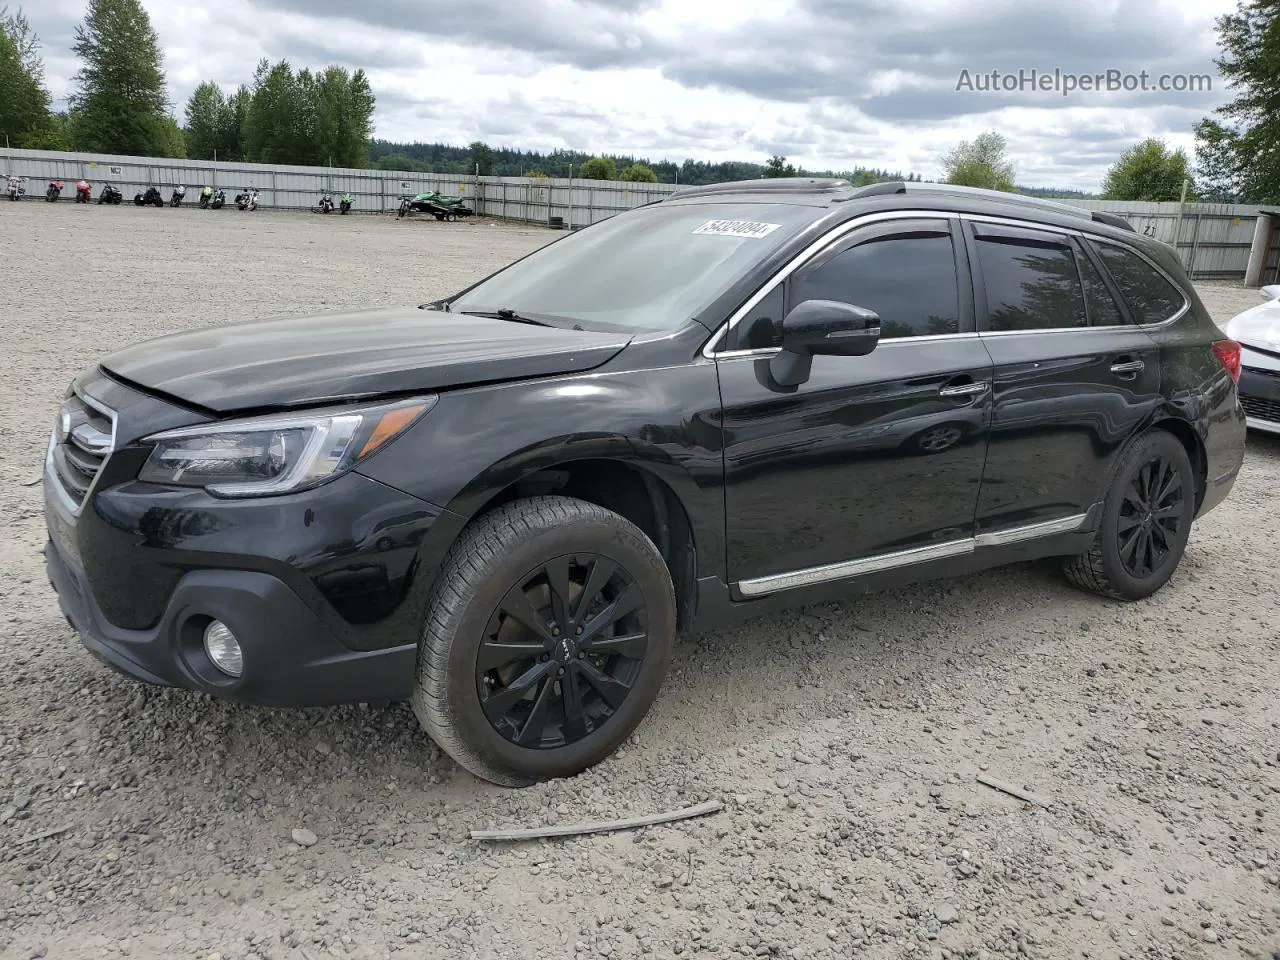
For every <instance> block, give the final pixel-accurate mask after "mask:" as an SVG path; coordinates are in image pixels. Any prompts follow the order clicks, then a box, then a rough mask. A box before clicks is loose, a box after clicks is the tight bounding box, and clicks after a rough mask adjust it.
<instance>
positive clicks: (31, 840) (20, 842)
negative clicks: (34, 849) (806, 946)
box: [13, 823, 75, 847]
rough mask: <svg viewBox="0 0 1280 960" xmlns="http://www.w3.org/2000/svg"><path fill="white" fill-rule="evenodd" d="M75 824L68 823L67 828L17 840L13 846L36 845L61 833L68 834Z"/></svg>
mask: <svg viewBox="0 0 1280 960" xmlns="http://www.w3.org/2000/svg"><path fill="white" fill-rule="evenodd" d="M73 826H75V824H73V823H68V824H67V825H66V826H65V827H54V828H53V829H52V830H46V831H44V832H43V833H33V834H32V835H31V836H29V837H23V838H22V839H21V840H15V841H14V843H13V845H14V846H15V847H20V846H22V845H23V844H24V843H35V842H36V841H37V840H48V839H49V838H50V837H56V836H57V835H58V834H60V833H66V832H67V831H68V830H70V829H71V828H72V827H73Z"/></svg>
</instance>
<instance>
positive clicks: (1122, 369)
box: [1111, 360, 1147, 374]
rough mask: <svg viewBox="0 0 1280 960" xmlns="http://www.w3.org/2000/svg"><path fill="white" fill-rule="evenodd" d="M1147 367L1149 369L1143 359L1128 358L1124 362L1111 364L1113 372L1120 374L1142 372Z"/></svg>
mask: <svg viewBox="0 0 1280 960" xmlns="http://www.w3.org/2000/svg"><path fill="white" fill-rule="evenodd" d="M1145 369H1147V365H1146V364H1145V363H1143V362H1142V361H1141V360H1128V361H1125V362H1124V363H1113V364H1112V365H1111V372H1112V373H1119V374H1125V373H1141V372H1142V371H1143V370H1145Z"/></svg>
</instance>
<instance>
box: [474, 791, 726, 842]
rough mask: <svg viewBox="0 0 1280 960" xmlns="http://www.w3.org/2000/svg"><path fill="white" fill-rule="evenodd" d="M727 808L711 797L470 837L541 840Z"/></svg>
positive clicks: (675, 818) (476, 834)
mask: <svg viewBox="0 0 1280 960" xmlns="http://www.w3.org/2000/svg"><path fill="white" fill-rule="evenodd" d="M723 809H724V804H723V803H722V802H721V801H719V800H709V801H707V802H706V803H700V804H698V805H697V806H695V807H685V808H684V809H682V810H672V811H670V812H668V813H651V814H649V815H648V816H644V817H630V818H628V819H626V820H597V821H596V822H595V823H580V824H574V825H570V826H564V827H532V828H530V829H527V830H472V831H471V834H470V836H471V839H472V840H538V839H541V838H544V837H573V836H578V835H581V834H587V833H606V832H608V831H611V830H630V829H634V828H636V827H650V826H653V825H654V824H655V823H669V822H671V821H672V820H687V819H689V818H690V817H702V816H705V815H706V814H708V813H715V812H716V811H717V810H723Z"/></svg>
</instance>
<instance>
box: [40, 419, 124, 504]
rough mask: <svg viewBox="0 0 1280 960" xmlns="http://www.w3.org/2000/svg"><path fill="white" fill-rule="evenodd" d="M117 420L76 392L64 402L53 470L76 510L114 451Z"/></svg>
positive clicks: (56, 432) (51, 454)
mask: <svg viewBox="0 0 1280 960" xmlns="http://www.w3.org/2000/svg"><path fill="white" fill-rule="evenodd" d="M114 433H115V420H114V418H113V416H112V414H111V413H110V411H108V410H106V409H105V408H104V407H102V406H100V405H99V404H96V403H93V402H92V401H86V400H85V399H84V398H83V397H80V396H79V395H72V396H70V397H68V398H67V399H66V400H64V401H63V402H62V406H61V408H60V409H59V411H58V425H57V426H56V427H55V428H54V431H53V440H52V442H51V443H50V447H49V457H50V460H51V466H52V468H53V474H54V476H55V478H56V479H57V482H58V483H59V484H60V485H61V487H62V491H63V493H65V494H66V496H67V499H68V500H70V502H71V504H72V505H73V506H74V508H75V509H76V510H79V509H80V507H82V506H83V505H84V501H85V497H87V496H88V495H89V490H90V488H92V486H93V481H94V480H96V479H97V477H98V473H99V472H100V471H101V470H102V465H103V464H104V463H106V462H107V457H108V456H110V454H111V444H112V441H113V439H114Z"/></svg>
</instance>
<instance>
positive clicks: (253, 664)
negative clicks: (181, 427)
mask: <svg viewBox="0 0 1280 960" xmlns="http://www.w3.org/2000/svg"><path fill="white" fill-rule="evenodd" d="M44 556H45V565H46V569H47V571H48V575H49V581H50V583H51V584H52V585H53V588H54V590H55V591H56V592H57V594H58V603H59V605H60V606H61V608H62V612H63V615H64V616H66V618H67V620H68V622H70V624H71V625H72V627H73V628H74V629H75V630H76V632H77V633H79V635H80V638H81V641H82V642H83V643H84V645H85V647H86V648H87V649H88V650H89V652H90V653H92V654H93V655H94V656H95V657H97V658H98V659H99V660H101V661H102V662H103V663H105V664H107V665H108V666H110V667H112V668H114V669H116V670H118V671H120V672H121V673H123V674H125V675H126V676H129V677H132V678H134V679H135V680H141V681H144V682H146V683H152V684H159V685H162V686H173V687H185V688H187V689H190V690H198V691H201V692H204V693H209V694H213V695H215V696H219V697H224V698H226V699H230V700H237V701H240V702H242V703H252V704H259V705H263V706H315V705H321V704H332V703H351V702H357V701H361V700H375V699H392V700H403V699H406V698H408V696H409V693H410V691H411V689H412V686H413V676H414V669H415V662H416V658H417V650H416V647H415V645H413V644H407V645H403V646H395V647H389V648H386V649H382V650H371V651H359V650H351V649H350V648H348V647H346V646H344V645H343V644H342V643H341V642H340V641H339V640H338V639H337V638H336V637H335V636H334V635H333V634H332V632H331V631H329V630H328V628H327V627H326V626H325V625H324V624H323V623H321V622H320V620H319V618H318V617H317V616H316V615H315V614H314V613H313V612H312V611H311V610H310V609H309V608H308V607H307V606H306V604H304V603H303V602H302V600H301V599H300V598H299V597H298V595H297V594H296V593H294V592H293V591H292V590H290V589H289V587H288V586H286V585H285V584H284V583H283V582H282V581H280V580H278V579H276V578H275V577H273V576H271V575H269V574H266V573H260V572H256V571H249V570H226V569H210V570H194V571H191V572H189V573H187V574H185V575H184V576H183V577H182V578H181V579H180V580H179V581H178V584H177V586H176V588H175V589H174V590H173V592H172V594H171V595H170V597H169V602H168V604H167V606H166V608H165V611H164V613H163V615H162V616H161V618H160V620H159V622H158V623H157V624H156V625H155V626H154V627H152V628H150V629H147V630H126V629H122V628H120V627H117V626H114V625H113V624H111V623H110V622H108V621H107V619H106V618H105V617H104V616H103V614H102V611H101V610H100V609H99V607H98V605H97V603H96V601H95V600H94V598H93V591H92V590H91V589H90V588H89V584H88V581H87V579H86V578H85V575H84V573H83V572H81V571H80V570H78V569H77V568H76V567H75V565H74V563H73V562H70V561H68V560H67V558H65V557H64V556H63V555H62V554H61V552H60V551H59V550H58V547H57V546H56V545H55V543H54V542H53V541H52V540H50V541H49V543H47V544H46V545H45V549H44ZM214 619H217V620H221V621H222V622H223V623H225V624H227V626H228V627H230V628H231V630H232V632H233V633H234V634H235V635H236V638H237V639H238V640H239V642H240V646H241V649H242V651H243V654H244V671H243V674H242V675H241V676H240V677H239V678H233V677H230V676H227V675H226V674H224V673H222V671H220V670H219V669H218V668H217V667H215V666H214V665H213V663H212V661H210V659H209V658H208V656H207V655H206V654H205V652H204V628H205V626H206V625H207V624H208V623H209V622H210V621H211V620H214Z"/></svg>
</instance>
